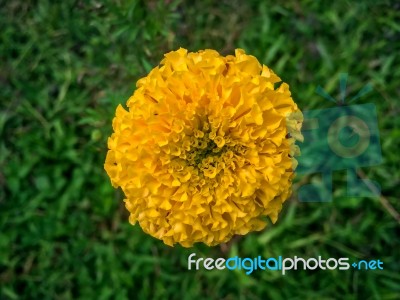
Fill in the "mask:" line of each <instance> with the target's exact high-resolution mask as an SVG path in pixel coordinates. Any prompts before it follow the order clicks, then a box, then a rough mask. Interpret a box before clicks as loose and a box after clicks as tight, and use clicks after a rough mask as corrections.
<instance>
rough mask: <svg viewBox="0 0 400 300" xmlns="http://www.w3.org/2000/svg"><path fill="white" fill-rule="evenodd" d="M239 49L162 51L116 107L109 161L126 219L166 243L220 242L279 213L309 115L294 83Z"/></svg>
mask: <svg viewBox="0 0 400 300" xmlns="http://www.w3.org/2000/svg"><path fill="white" fill-rule="evenodd" d="M280 81H281V80H280V78H279V77H278V76H277V75H275V74H274V72H272V70H270V69H269V68H268V67H266V66H264V65H261V64H260V63H259V62H258V60H257V59H256V58H255V57H254V56H251V55H246V54H245V52H244V51H243V50H240V49H237V50H236V51H235V55H234V56H233V55H228V56H226V57H224V56H221V55H220V54H219V53H218V52H216V51H214V50H204V51H199V52H195V53H192V52H189V53H188V51H187V50H185V49H182V48H181V49H179V50H177V51H172V52H170V53H167V54H165V58H164V60H162V61H161V64H160V66H157V67H156V68H154V69H153V70H151V72H150V73H149V74H148V76H146V77H144V78H142V79H140V80H139V81H138V82H137V89H136V91H135V92H134V94H133V95H132V96H131V97H130V98H129V99H128V101H127V107H128V110H125V109H124V108H123V107H122V106H121V105H119V106H118V108H117V111H116V116H115V118H114V120H113V129H114V133H113V134H112V136H111V137H110V138H109V140H108V147H109V151H108V154H107V158H106V162H105V165H104V167H105V169H106V171H107V173H108V175H109V177H110V178H111V182H112V184H113V186H115V187H121V188H122V190H123V192H124V194H125V196H126V199H125V205H126V208H127V209H128V211H129V212H130V217H129V221H130V222H131V223H132V224H135V223H136V222H139V224H140V226H141V227H142V228H143V230H144V231H145V232H146V233H148V234H150V235H152V236H154V237H156V238H158V239H161V240H163V241H164V243H166V244H168V245H173V244H175V243H180V244H181V245H183V246H185V247H189V246H192V245H193V243H196V242H203V243H205V244H207V245H216V244H218V243H222V242H226V241H228V240H229V239H231V238H232V236H233V235H235V234H240V235H244V234H247V233H248V232H250V231H257V230H261V229H263V228H264V227H265V226H266V221H265V218H266V217H269V218H270V219H271V221H272V222H273V223H275V222H276V221H277V219H278V213H279V212H280V210H281V208H282V203H283V202H284V201H285V200H286V199H287V198H288V196H289V195H290V193H291V182H292V178H293V175H294V168H295V166H296V161H295V159H294V156H295V155H297V154H298V152H299V151H298V148H297V146H296V145H295V140H296V139H301V138H302V136H301V134H300V127H301V123H302V114H301V112H300V110H299V109H298V108H297V105H296V104H295V103H294V102H293V100H292V98H291V95H290V91H289V86H288V85H287V84H286V83H281V84H280V85H279V87H278V86H277V85H276V84H277V83H278V82H280Z"/></svg>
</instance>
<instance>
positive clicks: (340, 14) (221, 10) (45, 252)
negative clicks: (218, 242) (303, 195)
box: [0, 0, 400, 299]
mask: <svg viewBox="0 0 400 300" xmlns="http://www.w3.org/2000/svg"><path fill="white" fill-rule="evenodd" d="M283 3H284V4H283ZM0 13H1V18H0V28H1V33H0V298H1V299H19V298H27V299H35V298H38V299H69V298H78V297H79V298H84V299H125V298H131V299H132V298H139V299H150V298H153V299H168V298H172V299H197V298H198V299H258V298H260V297H263V298H267V299H269V298H271V299H313V298H315V299H335V298H339V297H340V298H344V299H358V298H361V299H381V298H383V299H398V297H399V295H400V284H399V283H400V275H399V271H400V252H399V251H398V249H399V247H400V243H399V224H398V223H397V222H396V221H395V220H394V219H393V218H392V217H391V216H390V215H389V213H388V212H387V211H386V210H385V208H384V207H383V206H382V204H381V203H380V202H379V200H378V199H368V198H346V197H345V194H346V191H345V189H346V178H345V173H344V172H343V173H341V172H338V174H337V176H336V177H335V182H334V183H335V200H334V202H332V203H299V202H297V201H295V199H292V200H290V201H289V202H288V203H287V205H286V206H285V208H284V210H283V212H282V214H281V218H280V220H279V221H278V222H277V224H275V225H271V226H270V227H269V228H268V229H266V230H265V231H263V232H261V233H252V234H249V235H248V236H246V237H244V238H241V239H239V240H236V241H234V242H233V243H231V244H229V245H228V246H225V247H213V248H207V247H205V246H203V245H198V246H196V247H195V248H193V249H184V248H182V247H180V246H176V247H174V248H170V247H168V246H165V245H164V244H162V242H160V241H158V240H155V239H153V238H151V237H149V236H147V235H145V234H144V233H143V232H142V231H141V229H140V227H139V226H135V227H132V226H131V225H129V224H128V221H127V220H128V214H127V212H126V210H125V208H124V204H123V201H122V199H123V195H122V194H121V192H119V191H115V190H114V189H113V188H112V187H111V184H110V182H109V179H108V177H107V175H106V174H105V171H104V170H103V163H104V159H105V154H106V150H107V147H106V142H107V136H109V134H110V133H111V130H112V128H111V121H112V118H113V114H114V111H115V108H116V106H117V105H118V104H120V103H121V104H123V103H125V101H126V100H127V98H128V97H129V95H130V94H131V93H132V91H133V90H134V88H135V82H136V80H137V79H138V78H140V77H142V76H144V75H145V74H146V73H147V72H148V71H149V70H150V69H151V68H152V67H153V66H154V65H156V64H157V63H158V62H159V61H160V60H161V59H162V55H163V53H165V52H168V51H170V50H174V49H177V48H179V47H185V48H188V49H189V50H191V51H195V50H199V49H204V48H213V49H216V50H218V51H220V52H221V53H223V54H227V53H232V52H233V50H234V49H235V48H236V47H242V48H244V49H245V50H246V51H247V52H248V53H250V54H253V55H255V56H257V57H258V58H259V60H260V61H262V62H263V63H265V64H267V65H268V66H269V67H271V68H272V69H273V70H275V71H276V72H277V73H278V74H279V75H280V76H281V78H282V79H283V80H284V81H285V82H288V83H289V84H290V86H291V91H292V94H293V97H294V99H295V100H296V101H297V103H298V104H299V106H300V108H301V109H304V110H305V109H310V108H324V107H329V106H330V105H332V103H329V102H328V101H325V100H324V99H322V98H321V97H320V96H318V95H317V94H315V93H314V91H315V88H316V87H317V86H318V85H322V86H323V87H324V88H325V89H326V90H327V91H328V92H329V93H330V94H332V95H333V96H334V97H336V95H337V94H336V91H337V88H338V86H339V74H340V73H342V72H348V73H349V75H350V76H349V86H348V89H349V93H350V95H354V94H355V93H356V92H357V91H358V90H359V89H360V88H361V87H362V86H364V85H365V84H366V83H368V82H370V83H371V84H372V85H373V87H374V92H373V93H371V94H369V95H367V96H365V97H363V98H362V99H361V100H360V101H361V102H373V103H375V104H376V105H377V108H378V113H379V121H380V123H379V127H380V133H381V143H382V152H383V158H384V163H383V164H382V165H380V166H377V167H372V168H369V169H366V170H364V171H365V172H366V174H367V176H368V177H369V178H371V179H374V180H376V181H378V182H380V183H381V185H382V191H383V194H384V195H385V196H386V198H387V200H388V201H389V202H390V203H391V204H392V205H393V206H394V208H395V209H396V210H398V211H400V204H399V202H398V200H399V196H400V193H399V191H398V189H397V186H398V184H399V178H400V175H399V165H400V158H399V155H398V149H399V147H400V144H399V141H400V129H399V128H400V119H399V118H396V117H397V115H398V114H399V108H398V105H397V104H398V102H399V99H400V89H399V87H398V83H399V80H400V68H398V66H399V65H400V56H399V55H398V53H400V26H399V19H400V6H399V5H398V4H396V3H394V2H390V1H382V2H379V3H375V2H372V1H365V2H361V1H360V3H356V2H350V1H331V3H328V2H322V1H309V0H306V1H300V2H299V1H285V2H283V1H282V4H277V2H276V1H256V0H251V1H238V0H236V1H227V0H226V1H219V2H215V1H210V0H206V1H196V2H195V1H190V2H189V1H183V0H179V1H170V0H164V1H101V2H100V1H62V2H60V3H57V2H56V1H46V0H43V1H7V2H4V3H3V2H2V4H1V5H0ZM299 179H300V180H301V179H302V178H299ZM309 180H312V181H317V182H318V180H319V179H318V177H317V176H313V177H312V178H311V179H309ZM192 252H196V253H197V255H198V256H202V255H203V256H210V257H219V256H222V257H229V256H233V255H241V256H243V257H245V256H249V257H255V256H258V255H262V256H265V257H268V256H279V255H283V256H287V257H290V256H294V255H297V256H304V257H308V256H310V257H311V256H318V255H321V256H323V257H329V256H331V257H343V256H348V257H350V258H354V259H373V258H375V259H381V260H382V261H383V262H384V267H385V270H384V271H369V272H362V271H354V270H349V271H346V272H343V271H297V272H290V273H288V274H287V275H285V276H281V275H280V274H279V273H277V272H272V271H264V272H255V273H253V274H252V275H250V276H247V275H245V273H244V272H243V271H235V272H231V271H228V270H224V271H216V270H212V271H206V270H200V271H193V270H192V271H188V270H187V257H188V255H189V254H190V253H192Z"/></svg>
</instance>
